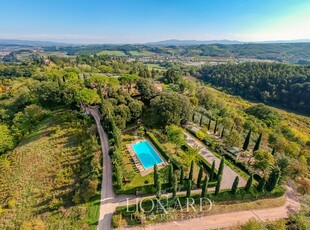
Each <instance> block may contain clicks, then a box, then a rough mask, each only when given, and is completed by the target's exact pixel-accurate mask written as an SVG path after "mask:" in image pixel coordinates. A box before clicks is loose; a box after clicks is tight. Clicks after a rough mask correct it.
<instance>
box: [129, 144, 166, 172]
mask: <svg viewBox="0 0 310 230" xmlns="http://www.w3.org/2000/svg"><path fill="white" fill-rule="evenodd" d="M132 148H133V150H134V151H135V152H136V154H137V156H138V157H139V159H140V161H141V163H142V164H143V167H144V168H145V169H148V168H151V167H153V166H154V164H160V163H161V162H163V161H162V159H161V158H160V157H159V156H158V154H157V152H156V151H155V149H154V148H153V147H152V145H151V144H150V143H149V142H148V141H139V142H137V143H136V144H133V145H132Z"/></svg>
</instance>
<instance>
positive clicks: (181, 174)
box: [180, 167, 184, 185]
mask: <svg viewBox="0 0 310 230" xmlns="http://www.w3.org/2000/svg"><path fill="white" fill-rule="evenodd" d="M183 179H184V169H183V167H181V173H180V184H181V185H183Z"/></svg>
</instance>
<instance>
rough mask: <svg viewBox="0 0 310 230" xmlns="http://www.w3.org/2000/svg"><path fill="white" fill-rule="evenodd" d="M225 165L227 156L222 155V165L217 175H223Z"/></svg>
mask: <svg viewBox="0 0 310 230" xmlns="http://www.w3.org/2000/svg"><path fill="white" fill-rule="evenodd" d="M224 166H225V158H224V157H222V159H221V163H220V166H219V169H218V175H217V176H219V175H223V171H224Z"/></svg>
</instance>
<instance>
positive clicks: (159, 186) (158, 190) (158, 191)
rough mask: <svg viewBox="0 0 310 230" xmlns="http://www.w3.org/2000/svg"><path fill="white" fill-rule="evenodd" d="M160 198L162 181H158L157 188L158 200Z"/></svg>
mask: <svg viewBox="0 0 310 230" xmlns="http://www.w3.org/2000/svg"><path fill="white" fill-rule="evenodd" d="M160 196H161V183H160V181H158V182H157V186H156V198H157V199H160Z"/></svg>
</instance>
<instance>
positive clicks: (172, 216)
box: [126, 195, 213, 224]
mask: <svg viewBox="0 0 310 230" xmlns="http://www.w3.org/2000/svg"><path fill="white" fill-rule="evenodd" d="M212 206H213V203H212V201H211V200H210V199H208V198H199V199H194V198H192V197H187V198H185V197H182V198H179V197H176V198H169V197H168V195H165V196H162V197H161V198H160V199H158V198H155V199H154V198H136V199H135V200H130V199H129V198H127V207H126V212H127V213H130V216H131V219H132V220H134V219H135V220H139V221H140V222H141V223H144V222H145V221H146V220H149V221H152V222H166V221H174V222H175V223H176V224H180V223H178V221H182V220H188V219H193V218H200V217H203V216H206V214H207V212H209V211H210V210H211V209H212Z"/></svg>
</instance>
